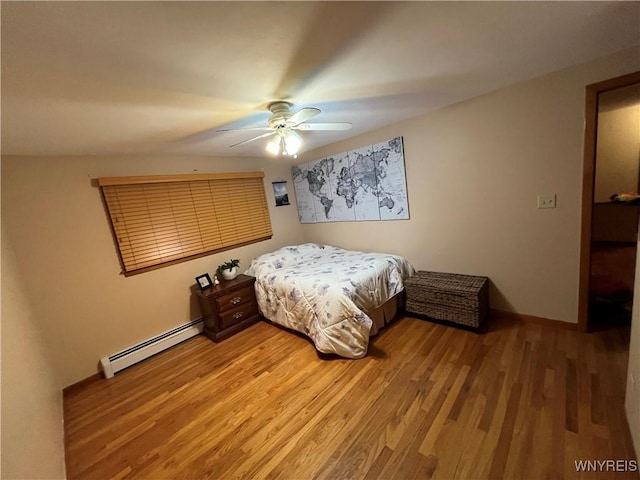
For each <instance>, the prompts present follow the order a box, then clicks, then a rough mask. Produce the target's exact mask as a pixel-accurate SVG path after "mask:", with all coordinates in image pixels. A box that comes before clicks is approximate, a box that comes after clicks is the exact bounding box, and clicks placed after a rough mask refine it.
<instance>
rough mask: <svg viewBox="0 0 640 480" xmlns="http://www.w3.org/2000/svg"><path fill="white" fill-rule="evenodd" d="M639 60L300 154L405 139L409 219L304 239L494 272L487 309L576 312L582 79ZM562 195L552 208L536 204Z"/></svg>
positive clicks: (635, 65) (513, 90)
mask: <svg viewBox="0 0 640 480" xmlns="http://www.w3.org/2000/svg"><path fill="white" fill-rule="evenodd" d="M639 69H640V52H639V50H638V49H637V48H635V49H630V50H626V51H624V52H620V53H618V54H616V55H613V56H610V57H607V58H605V59H600V60H599V61H595V62H592V63H589V64H585V65H579V66H575V67H572V68H569V69H566V70H562V71H559V72H556V73H553V74H550V75H546V76H544V77H539V78H536V79H533V80H530V81H527V82H523V83H520V84H517V85H515V86H512V87H510V88H505V89H502V90H499V91H496V92H493V93H491V94H488V95H485V96H482V97H478V98H475V99H472V100H469V101H465V102H462V103H460V104H457V105H454V106H451V107H448V108H444V109H441V110H438V111H435V112H432V113H429V114H427V115H424V116H421V117H418V118H415V119H412V120H409V121H405V122H402V123H398V124H395V125H392V126H389V127H387V128H383V129H380V130H378V131H374V132H370V133H368V134H365V135H361V136H358V137H354V138H351V139H349V140H346V141H343V142H340V143H338V144H333V145H330V146H328V147H325V148H322V149H318V150H315V151H313V152H309V153H307V154H305V155H303V156H302V157H301V158H299V159H298V160H300V161H299V162H297V163H304V162H307V161H311V160H314V159H318V158H322V157H323V156H326V155H330V154H333V153H338V152H343V151H346V150H349V149H352V148H355V147H360V146H364V145H368V144H372V143H375V142H379V141H382V140H385V139H388V138H391V137H394V136H397V135H402V136H403V137H404V147H405V166H406V172H407V189H408V194H409V210H410V215H411V218H410V220H406V221H393V222H357V223H331V224H326V223H323V224H311V225H303V230H304V238H305V240H306V241H314V242H326V243H333V244H337V245H340V246H343V247H348V248H356V249H366V250H378V251H390V252H395V253H398V254H401V255H404V256H406V257H407V258H408V259H409V260H410V261H411V262H412V263H413V264H414V266H415V267H416V268H418V269H423V270H436V271H445V272H458V273H469V274H478V275H487V276H489V277H490V278H491V280H492V282H493V287H492V290H491V302H492V307H495V308H500V309H504V310H510V311H516V312H519V313H524V314H528V315H534V316H539V317H544V318H550V319H556V320H562V321H566V322H576V321H577V303H578V301H577V293H578V271H579V265H578V254H579V233H580V208H581V188H582V187H581V175H582V163H583V156H582V155H583V130H584V88H585V86H586V85H588V84H590V83H595V82H598V81H601V80H605V79H608V78H612V77H616V76H619V75H622V74H625V73H629V72H632V71H635V70H639ZM539 194H556V195H557V208H556V209H555V210H538V209H537V208H536V197H537V195H539Z"/></svg>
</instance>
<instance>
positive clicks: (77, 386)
mask: <svg viewBox="0 0 640 480" xmlns="http://www.w3.org/2000/svg"><path fill="white" fill-rule="evenodd" d="M100 380H104V375H103V374H102V373H100V372H99V373H94V374H93V375H91V376H90V377H87V378H85V379H83V380H80V381H79V382H76V383H73V384H71V385H69V386H67V387H64V388H63V389H62V394H63V395H68V394H69V393H73V392H74V391H76V390H79V389H81V388H84V387H86V386H87V385H90V384H92V383H95V382H99V381H100Z"/></svg>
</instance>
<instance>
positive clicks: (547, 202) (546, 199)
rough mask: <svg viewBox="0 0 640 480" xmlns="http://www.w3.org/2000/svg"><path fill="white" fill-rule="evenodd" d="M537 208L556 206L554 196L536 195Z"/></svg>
mask: <svg viewBox="0 0 640 480" xmlns="http://www.w3.org/2000/svg"><path fill="white" fill-rule="evenodd" d="M538 208H556V196H555V194H554V195H538Z"/></svg>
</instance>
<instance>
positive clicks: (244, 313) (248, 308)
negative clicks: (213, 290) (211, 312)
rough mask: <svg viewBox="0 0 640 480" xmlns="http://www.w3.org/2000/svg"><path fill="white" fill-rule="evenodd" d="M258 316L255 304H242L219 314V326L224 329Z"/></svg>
mask: <svg viewBox="0 0 640 480" xmlns="http://www.w3.org/2000/svg"><path fill="white" fill-rule="evenodd" d="M256 315H258V306H257V305H256V303H255V302H248V303H243V304H241V305H238V306H236V307H235V308H233V309H232V310H228V311H226V312H224V313H221V314H220V326H221V327H222V328H223V329H224V328H227V327H230V326H232V325H235V324H237V323H240V322H242V321H244V320H247V319H248V318H251V317H254V316H256Z"/></svg>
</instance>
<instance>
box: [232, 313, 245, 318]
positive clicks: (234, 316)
mask: <svg viewBox="0 0 640 480" xmlns="http://www.w3.org/2000/svg"><path fill="white" fill-rule="evenodd" d="M243 315H244V312H238V313H234V314H233V319H234V320H238V319H239V318H242V316H243Z"/></svg>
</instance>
